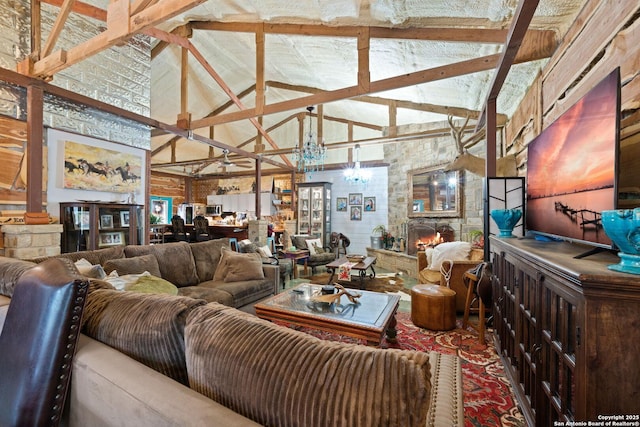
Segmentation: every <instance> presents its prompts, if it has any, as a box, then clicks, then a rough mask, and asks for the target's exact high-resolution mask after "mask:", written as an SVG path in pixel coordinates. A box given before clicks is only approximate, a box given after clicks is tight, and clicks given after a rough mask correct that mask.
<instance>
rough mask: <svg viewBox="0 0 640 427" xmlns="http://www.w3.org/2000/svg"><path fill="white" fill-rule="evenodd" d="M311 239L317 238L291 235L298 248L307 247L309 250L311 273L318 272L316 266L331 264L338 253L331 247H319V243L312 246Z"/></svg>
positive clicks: (308, 263) (308, 260)
mask: <svg viewBox="0 0 640 427" xmlns="http://www.w3.org/2000/svg"><path fill="white" fill-rule="evenodd" d="M311 240H315V238H314V237H312V236H308V235H302V234H298V235H294V236H291V243H292V244H293V246H295V247H296V248H298V249H305V250H308V251H309V258H308V259H307V267H311V273H312V274H316V267H318V266H322V265H327V264H329V263H330V262H331V261H333V260H335V259H336V254H335V253H334V252H333V249H331V248H330V247H319V245H314V246H312V247H311V248H310V247H309V245H308V243H307V241H311Z"/></svg>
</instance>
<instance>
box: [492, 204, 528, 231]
mask: <svg viewBox="0 0 640 427" xmlns="http://www.w3.org/2000/svg"><path fill="white" fill-rule="evenodd" d="M491 218H493V221H494V222H495V223H496V225H497V226H498V228H499V229H500V234H498V237H515V236H514V235H513V227H515V226H516V224H517V223H518V221H520V218H522V211H521V210H520V209H493V210H491Z"/></svg>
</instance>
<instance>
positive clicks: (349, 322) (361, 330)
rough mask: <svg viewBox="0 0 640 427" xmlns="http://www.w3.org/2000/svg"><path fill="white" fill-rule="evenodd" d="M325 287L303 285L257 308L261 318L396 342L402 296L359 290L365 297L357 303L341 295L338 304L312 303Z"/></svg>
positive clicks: (371, 342) (373, 342)
mask: <svg viewBox="0 0 640 427" xmlns="http://www.w3.org/2000/svg"><path fill="white" fill-rule="evenodd" d="M321 288H322V285H313V284H309V283H304V284H301V285H298V286H296V287H295V288H293V289H289V290H287V291H285V292H282V293H280V294H278V295H275V296H273V297H271V298H268V299H266V300H264V301H262V302H259V303H257V304H256V305H255V309H256V314H257V315H258V317H260V318H262V319H267V320H271V321H274V320H275V321H281V322H286V323H290V324H294V325H298V326H304V327H308V328H313V329H320V330H323V331H327V332H336V333H339V334H342V335H347V336H350V337H353V338H358V339H364V340H366V341H367V344H369V345H379V344H380V342H381V341H382V338H383V337H384V336H385V335H386V337H387V340H388V341H390V342H395V338H396V311H397V310H398V303H399V301H400V296H398V295H391V294H385V293H382V292H370V291H358V292H359V293H362V296H361V297H360V298H359V299H358V303H357V304H354V303H351V302H350V301H349V299H348V298H347V297H346V296H344V295H342V296H341V297H340V302H339V303H337V304H331V305H329V304H317V303H313V302H312V301H311V296H312V295H313V294H314V293H315V292H320V289H321Z"/></svg>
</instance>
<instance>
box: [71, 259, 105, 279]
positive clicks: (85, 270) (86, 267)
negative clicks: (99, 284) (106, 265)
mask: <svg viewBox="0 0 640 427" xmlns="http://www.w3.org/2000/svg"><path fill="white" fill-rule="evenodd" d="M74 264H75V265H76V268H77V269H78V271H79V272H80V274H82V275H83V276H85V277H88V278H90V279H104V278H105V277H107V273H106V272H105V271H104V269H103V268H102V266H101V265H100V264H96V265H93V264H91V263H90V262H89V261H87V260H86V259H85V258H81V259H79V260H78V261H76V262H75V263H74Z"/></svg>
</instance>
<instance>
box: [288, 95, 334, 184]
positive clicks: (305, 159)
mask: <svg viewBox="0 0 640 427" xmlns="http://www.w3.org/2000/svg"><path fill="white" fill-rule="evenodd" d="M313 109H314V107H313V106H309V107H307V111H308V112H309V133H308V134H307V138H306V139H305V141H304V144H302V149H300V146H297V147H296V148H294V150H293V153H292V154H293V156H292V157H293V161H294V162H298V172H303V171H304V172H305V173H307V172H316V171H318V170H324V159H325V157H326V155H327V147H325V146H324V141H321V142H318V141H316V139H315V135H314V133H313V132H312V131H311V121H312V120H311V112H312V111H313Z"/></svg>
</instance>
